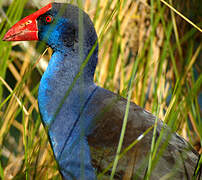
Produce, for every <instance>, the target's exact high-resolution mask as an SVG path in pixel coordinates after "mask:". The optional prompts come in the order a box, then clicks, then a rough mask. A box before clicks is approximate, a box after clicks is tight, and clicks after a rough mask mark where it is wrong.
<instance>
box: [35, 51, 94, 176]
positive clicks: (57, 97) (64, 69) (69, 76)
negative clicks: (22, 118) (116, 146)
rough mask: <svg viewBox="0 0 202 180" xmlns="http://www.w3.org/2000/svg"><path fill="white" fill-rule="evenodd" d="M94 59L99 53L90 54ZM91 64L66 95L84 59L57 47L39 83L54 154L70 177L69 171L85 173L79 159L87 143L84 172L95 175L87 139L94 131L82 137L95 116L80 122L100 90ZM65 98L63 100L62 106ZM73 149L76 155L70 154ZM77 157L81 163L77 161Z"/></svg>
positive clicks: (40, 103)
mask: <svg viewBox="0 0 202 180" xmlns="http://www.w3.org/2000/svg"><path fill="white" fill-rule="evenodd" d="M93 58H95V59H93ZM92 62H97V55H94V56H92V57H91V58H90V60H89V63H91V64H92ZM89 63H88V64H89ZM88 64H87V66H86V67H85V68H84V71H83V73H82V74H81V76H80V77H79V78H78V80H77V82H76V84H75V85H74V87H73V89H72V90H71V91H70V93H69V95H68V96H67V97H66V99H64V97H65V94H66V92H67V91H68V89H69V88H70V87H71V85H72V83H73V80H74V78H75V76H76V75H77V74H78V72H79V71H80V66H81V60H80V58H79V56H78V53H75V52H74V51H66V53H63V52H59V51H56V52H54V53H53V55H52V57H51V60H50V62H49V65H48V68H47V70H46V71H45V73H44V74H43V76H42V79H41V82H40V87H39V93H38V102H39V109H40V113H41V116H42V121H43V124H44V125H45V126H46V127H48V134H49V139H50V142H51V145H52V148H53V151H54V155H55V157H56V160H57V162H58V163H59V166H60V169H62V170H61V172H62V174H63V176H64V177H65V176H66V178H67V179H69V178H70V177H69V175H68V174H69V172H70V173H72V172H73V175H74V177H78V176H79V177H80V176H81V175H80V174H78V172H80V171H78V169H79V168H81V166H82V165H81V163H80V160H79V159H78V154H80V149H81V148H80V147H81V146H82V147H83V148H82V151H84V153H85V154H86V155H85V159H84V162H85V163H86V164H85V163H84V167H86V169H88V171H89V172H88V173H87V174H86V173H84V175H85V177H86V176H87V177H89V178H92V177H93V179H94V178H95V175H94V169H93V168H92V166H91V160H90V152H89V147H88V144H87V141H86V136H87V135H88V134H89V133H90V131H88V130H86V131H85V133H84V134H83V138H82V139H81V138H80V135H81V133H82V132H81V131H82V129H84V130H85V129H87V128H88V127H89V125H90V124H91V121H92V119H90V118H86V119H85V123H82V126H83V127H82V128H80V123H79V122H77V121H80V120H79V116H80V114H81V111H82V109H83V108H84V107H85V104H86V103H88V99H90V98H91V96H93V94H94V91H95V90H96V85H95V84H94V82H93V74H94V70H92V69H89V66H88ZM92 72H93V73H92ZM61 102H63V104H62V106H61V107H59V106H60V104H61ZM58 110H59V111H58ZM77 141H78V142H77ZM75 144H76V145H75ZM77 146H79V147H77ZM74 148H76V150H74ZM70 151H71V152H72V155H70V154H68V152H70ZM72 158H73V159H72ZM74 158H76V159H74ZM72 161H74V163H73V164H72V163H70V162H72ZM76 161H78V163H77V164H76V165H75V162H76ZM70 164H72V165H70ZM66 172H68V173H66ZM85 172H87V171H85ZM75 173H77V174H75Z"/></svg>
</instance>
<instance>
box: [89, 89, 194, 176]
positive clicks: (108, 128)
mask: <svg viewBox="0 0 202 180" xmlns="http://www.w3.org/2000/svg"><path fill="white" fill-rule="evenodd" d="M126 103H127V100H126V99H124V98H122V97H120V96H118V95H116V94H114V93H112V92H110V91H108V90H105V89H102V88H99V89H98V90H97V92H96V94H95V96H94V97H93V98H92V100H91V104H92V107H91V109H92V110H93V109H96V111H98V113H97V115H96V118H95V120H94V131H93V133H92V134H91V135H90V136H89V137H88V142H89V144H90V145H91V154H92V159H93V160H92V162H93V164H94V167H96V168H97V171H98V174H99V173H100V172H103V170H104V169H105V168H106V167H107V166H108V165H109V164H110V163H111V162H113V160H114V157H115V153H116V150H117V145H118V142H119V137H120V132H121V128H122V123H123V118H124V114H125V108H126ZM94 107H96V108H94ZM155 119H156V117H155V116H154V115H152V114H151V113H149V112H148V111H146V110H144V109H143V108H141V107H139V106H137V105H136V104H134V103H132V102H131V104H130V110H129V115H128V122H127V128H126V132H125V136H124V142H123V148H122V149H125V148H126V147H128V146H129V145H130V144H131V143H133V142H134V141H135V140H136V139H137V138H138V137H139V136H140V135H141V134H142V133H144V132H145V131H146V130H147V129H148V128H150V127H152V126H153V125H154V122H155ZM161 130H164V135H163V138H162V141H161V143H160V147H159V149H158V151H157V153H158V154H159V153H161V150H162V149H164V150H163V152H162V155H161V156H160V159H159V160H158V161H157V164H156V165H155V168H154V169H153V171H152V175H151V179H159V178H160V177H163V176H165V175H167V176H169V177H172V179H173V178H174V179H175V178H176V179H183V178H186V177H187V176H189V178H191V177H192V175H193V173H194V167H195V166H196V164H197V158H198V154H197V152H196V151H194V149H193V148H192V147H191V146H190V145H189V143H187V142H186V141H185V140H184V139H183V138H182V137H180V136H179V135H177V134H176V133H172V132H171V131H170V129H169V128H168V127H167V126H166V125H164V124H163V122H162V121H161V120H158V125H157V138H156V140H157V139H158V137H159V135H160V133H161ZM152 134H153V131H151V132H149V133H148V134H147V135H146V136H145V137H144V138H143V139H141V141H139V142H138V143H137V144H136V145H135V146H134V147H133V148H131V149H130V150H129V151H128V152H127V153H126V154H125V155H124V156H123V157H122V158H121V159H120V160H119V165H118V168H117V173H116V175H115V178H117V179H131V178H135V177H136V178H137V179H143V177H144V174H145V173H146V170H147V165H148V154H149V152H150V148H151V142H152ZM163 146H165V147H166V150H165V148H161V147H163ZM107 174H110V170H109V171H107V172H106V173H105V175H106V179H107Z"/></svg>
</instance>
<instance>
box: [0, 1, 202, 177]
mask: <svg viewBox="0 0 202 180" xmlns="http://www.w3.org/2000/svg"><path fill="white" fill-rule="evenodd" d="M46 2H47V1H45V2H44V1H43V5H44V4H46ZM63 2H71V3H74V4H77V3H78V2H77V1H68V0H66V1H63ZM167 2H168V3H169V4H170V5H171V6H172V7H174V8H175V9H177V10H178V12H181V13H182V14H183V15H184V16H185V17H187V18H189V19H190V20H191V22H193V23H195V24H196V25H197V26H198V27H202V21H201V17H202V16H201V15H202V14H201V11H200V10H201V6H202V5H201V3H200V0H192V1H191V0H187V1H183V0H178V1H176V2H172V0H168V1H167ZM40 3H41V1H36V0H35V1H28V0H15V1H10V2H7V0H2V1H0V22H1V24H0V39H2V38H3V36H4V34H5V33H6V31H7V30H8V28H9V27H11V25H13V24H15V23H16V22H17V21H18V20H20V19H21V18H22V17H24V16H26V15H28V14H31V13H32V12H34V11H36V10H37V9H38V8H40V7H41V4H40ZM82 6H83V8H84V9H85V11H86V12H88V13H89V14H90V17H91V19H92V20H93V21H94V24H95V27H96V30H97V33H98V36H99V44H100V46H99V47H100V51H99V64H98V66H97V69H96V75H95V81H96V83H97V84H98V85H100V86H102V87H104V88H106V89H109V90H111V91H114V92H116V93H119V94H121V95H122V96H124V97H127V94H128V87H129V83H132V99H131V100H132V101H134V102H136V103H137V104H138V105H140V106H142V107H145V108H146V109H147V110H149V111H151V112H152V113H154V114H156V115H157V116H158V117H160V118H161V119H162V120H164V121H166V122H167V123H168V124H169V125H170V126H171V127H172V129H173V130H174V131H177V132H178V133H179V134H180V135H182V136H183V137H184V138H185V139H186V140H187V141H189V142H190V143H191V144H192V145H193V146H194V147H195V149H196V150H197V151H198V152H200V153H201V152H202V149H201V143H202V141H201V140H202V120H201V111H202V110H201V106H202V93H201V87H202V86H201V85H202V74H201V69H202V68H201V67H202V61H201V58H202V57H201V56H202V53H201V48H202V43H201V42H202V41H201V32H200V30H198V29H197V28H196V27H194V26H193V25H190V23H188V22H187V21H186V20H184V19H183V18H181V17H180V16H179V15H177V14H176V13H174V12H173V11H172V10H171V8H168V7H167V6H165V4H164V3H163V1H160V0H156V1H153V0H150V1H149V0H136V1H134V0H123V1H118V0H97V1H94V0H86V1H85V2H84V3H83V5H82ZM51 53H52V52H51V49H47V47H46V46H45V45H43V44H41V43H38V42H37V43H36V42H12V43H11V42H3V41H0V57H1V59H0V84H1V86H0V100H1V101H0V179H13V178H15V179H30V178H31V179H35V178H36V179H53V178H54V179H60V178H61V177H60V175H59V173H58V171H57V165H56V163H55V161H54V157H53V154H52V151H51V148H50V145H49V143H48V139H47V135H46V132H45V130H44V128H43V126H42V124H41V120H40V115H39V111H38V105H37V90H38V86H39V81H40V78H41V75H42V74H43V72H44V70H45V68H46V67H47V64H48V60H49V59H50V56H51ZM41 54H42V55H41ZM136 67H137V69H136ZM199 104H200V105H201V106H200V105H199Z"/></svg>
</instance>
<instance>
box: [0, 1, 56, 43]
mask: <svg viewBox="0 0 202 180" xmlns="http://www.w3.org/2000/svg"><path fill="white" fill-rule="evenodd" d="M51 8H52V5H51V3H50V4H48V5H46V6H45V7H43V8H41V9H39V10H38V11H36V12H35V13H33V14H31V15H29V16H27V17H25V18H23V19H22V20H20V21H18V22H17V23H16V24H15V25H13V26H12V27H11V28H10V29H9V30H8V32H7V33H6V34H5V36H4V38H3V41H32V40H38V27H37V18H38V17H39V16H40V15H42V14H44V13H46V12H47V11H49V10H50V9H51Z"/></svg>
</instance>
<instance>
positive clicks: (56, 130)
mask: <svg viewBox="0 0 202 180" xmlns="http://www.w3.org/2000/svg"><path fill="white" fill-rule="evenodd" d="M37 13H38V14H34V15H30V16H28V17H27V19H34V18H35V20H36V21H37V23H36V22H33V23H36V24H37V25H36V24H32V26H33V27H35V26H37V34H34V35H35V37H33V38H31V37H30V38H27V40H42V41H44V42H45V43H47V44H48V45H49V46H50V47H52V49H53V51H54V53H53V55H52V57H51V60H50V62H49V65H48V68H47V70H46V71H45V73H44V75H43V77H42V79H41V83H40V87H39V97H38V101H39V109H40V113H41V117H42V122H43V124H44V126H45V127H47V128H48V135H49V139H50V143H51V146H52V148H53V152H54V155H55V158H56V160H57V162H58V164H59V170H60V172H61V174H62V176H63V177H64V179H68V180H69V179H74V178H75V179H89V180H90V179H96V174H98V173H100V172H102V171H103V170H104V169H105V168H106V167H107V166H108V164H109V163H110V162H112V161H113V159H114V157H115V152H116V148H117V144H118V142H119V137H120V131H121V127H122V121H123V117H124V113H125V107H126V103H127V101H126V99H124V98H122V97H120V96H119V95H117V94H114V93H112V92H110V91H108V90H106V89H103V88H101V87H98V86H97V85H95V84H94V82H93V76H94V71H95V67H96V64H97V54H98V45H97V46H96V48H95V50H94V52H93V54H92V56H91V57H90V58H89V61H88V62H87V64H86V66H85V67H84V69H83V72H82V73H81V75H80V77H79V78H78V79H77V81H74V79H75V77H77V74H78V73H79V72H80V71H81V69H82V68H81V67H82V63H84V60H85V59H86V57H87V56H88V54H89V52H90V50H91V49H92V47H93V46H94V44H95V43H96V41H97V35H96V32H95V29H94V26H93V23H92V22H91V20H90V18H89V16H88V15H87V14H86V13H85V12H83V11H82V10H80V9H79V8H77V7H76V6H73V5H70V4H58V3H52V4H49V5H47V6H46V7H44V9H43V10H39V11H37ZM80 17H82V18H80ZM27 19H25V20H24V19H23V20H21V21H20V22H18V26H19V24H22V23H24V22H26V21H27ZM80 20H82V21H80ZM16 27H17V25H15V26H14V27H13V29H15V28H16ZM26 28H27V29H29V27H26ZM35 28H36V27H35ZM35 32H36V31H35ZM29 33H31V32H29ZM32 33H33V31H32ZM17 36H19V34H17V33H16V32H15V31H14V30H9V32H8V33H7V34H6V35H5V37H4V40H26V39H25V38H24V39H23V37H20V38H18V37H17ZM72 84H73V86H72ZM70 90H71V91H70ZM155 119H156V117H155V116H153V115H152V114H151V113H149V112H147V111H146V110H144V109H143V108H141V107H139V106H137V105H136V104H134V103H131V105H130V111H129V116H128V124H127V128H126V133H125V137H124V143H123V146H124V147H127V146H128V145H130V144H131V143H132V142H133V141H134V140H135V139H136V138H138V136H139V135H141V134H142V133H143V132H145V131H146V130H147V129H148V128H149V127H151V126H152V125H154V121H155ZM162 129H164V131H165V134H164V137H163V140H162V142H165V141H166V140H167V137H169V138H168V139H169V142H168V145H167V148H166V151H165V152H164V153H163V155H162V156H161V158H160V160H159V161H158V163H157V165H156V168H155V169H154V170H153V171H152V175H151V179H155V180H156V179H159V178H160V177H163V176H164V175H166V174H167V173H173V174H172V179H186V177H187V176H189V178H191V176H192V175H193V173H194V168H195V166H196V164H197V158H198V153H197V152H196V151H194V149H193V148H192V147H191V146H190V145H189V144H188V143H187V142H186V141H185V140H184V139H183V138H182V137H180V136H178V135H177V134H175V133H172V132H170V130H169V128H167V127H166V126H165V125H163V123H162V122H161V121H160V120H159V121H158V126H157V139H158V136H159V134H160V131H161V130H162ZM151 140H152V132H150V133H149V134H148V135H146V136H145V137H144V138H143V139H142V140H141V141H140V142H138V144H137V145H136V146H134V147H133V148H132V149H131V150H130V151H129V152H128V153H127V154H126V155H125V156H124V157H123V158H121V159H120V160H119V165H118V167H117V171H116V174H115V179H124V178H125V179H130V178H134V177H137V179H143V177H144V174H145V173H146V170H147V165H148V158H147V155H148V152H149V151H150V145H151ZM161 144H162V143H161ZM89 145H90V147H91V148H90V147H89ZM109 174H110V171H108V172H107V173H105V177H104V178H106V179H108V178H109V177H108V175H109Z"/></svg>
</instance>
